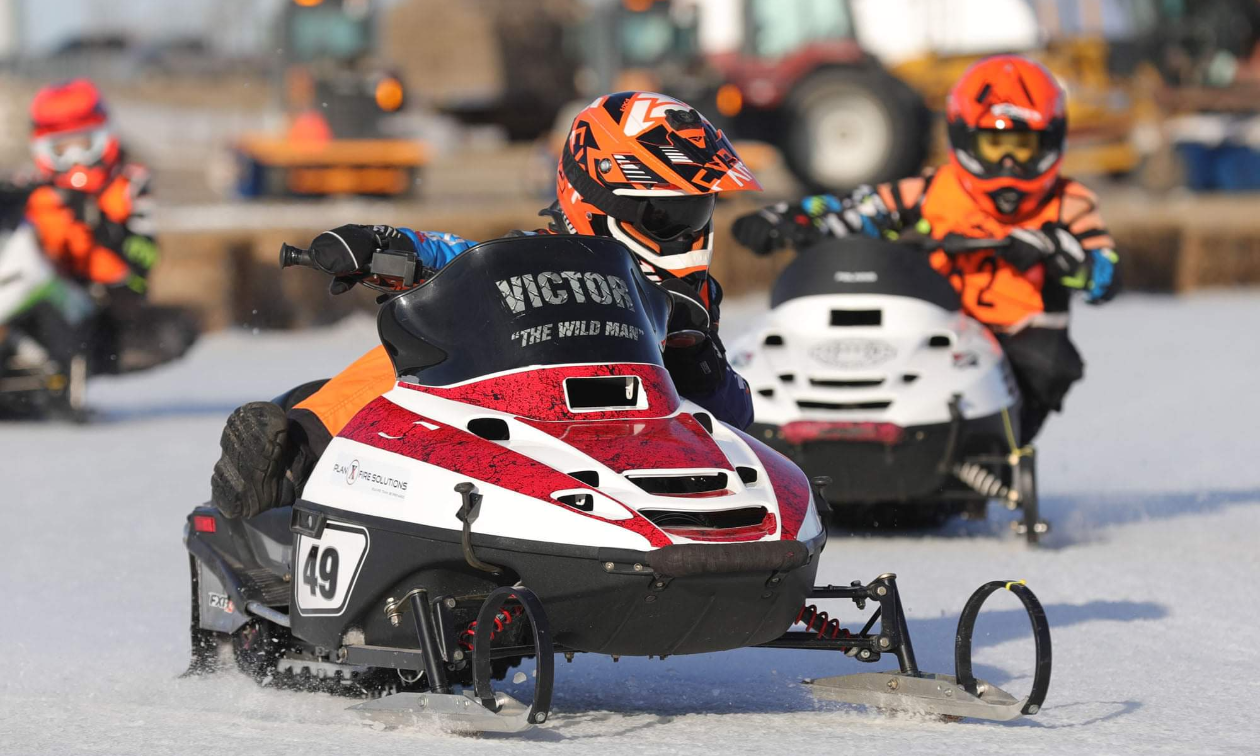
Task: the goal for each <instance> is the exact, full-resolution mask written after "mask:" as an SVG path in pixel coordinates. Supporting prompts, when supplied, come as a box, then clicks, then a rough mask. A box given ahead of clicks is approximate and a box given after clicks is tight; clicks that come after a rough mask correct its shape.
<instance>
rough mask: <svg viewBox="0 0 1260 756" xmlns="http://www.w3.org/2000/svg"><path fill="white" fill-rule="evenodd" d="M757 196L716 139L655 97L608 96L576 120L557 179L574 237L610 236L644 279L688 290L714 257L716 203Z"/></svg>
mask: <svg viewBox="0 0 1260 756" xmlns="http://www.w3.org/2000/svg"><path fill="white" fill-rule="evenodd" d="M760 189H761V184H759V183H757V179H755V178H753V175H752V172H751V171H749V170H748V167H747V166H745V165H744V163H743V161H742V160H740V159H739V155H737V154H735V149H734V148H733V147H731V143H730V141H729V140H727V138H726V137H725V136H724V135H723V134H722V132H721V131H719V130H717V129H716V128H714V127H713V125H712V124H711V123H709V121H708V120H707V119H706V118H705V117H704V116H702V115H700V113H698V112H696V110H695V109H694V108H692V107H691V106H689V105H687V104H685V103H682V102H679V101H678V100H675V99H673V98H672V97H666V96H665V95H659V94H653V93H651V92H618V93H616V94H610V95H606V96H604V97H600V98H599V99H597V100H595V101H594V102H593V103H591V104H590V105H589V106H587V107H586V109H584V110H583V111H582V112H580V113H578V115H577V117H576V118H574V120H573V126H572V128H571V129H570V130H569V137H568V139H567V140H566V142H565V145H564V147H563V148H562V149H561V151H560V165H559V169H558V170H557V174H556V199H557V202H558V204H559V207H560V211H561V213H562V215H563V216H564V218H563V219H564V223H565V225H566V227H567V230H568V231H569V232H570V233H576V234H589V235H594V236H610V237H612V238H614V239H617V240H619V241H621V242H623V243H624V244H625V245H626V246H628V247H629V248H630V249H631V250H632V251H633V252H634V253H635V254H636V255H638V257H639V259H640V260H641V261H642V263H643V264H644V268H645V271H646V272H647V273H649V274H650V275H654V276H656V277H663V276H676V277H679V278H690V279H691V280H692V282H693V283H699V279H702V278H703V277H704V276H705V274H707V271H708V268H709V261H710V259H712V257H713V238H712V237H713V234H712V230H713V228H712V227H713V223H712V218H713V206H714V202H715V200H716V199H717V194H718V193H719V192H738V191H748V190H753V191H759V190H760Z"/></svg>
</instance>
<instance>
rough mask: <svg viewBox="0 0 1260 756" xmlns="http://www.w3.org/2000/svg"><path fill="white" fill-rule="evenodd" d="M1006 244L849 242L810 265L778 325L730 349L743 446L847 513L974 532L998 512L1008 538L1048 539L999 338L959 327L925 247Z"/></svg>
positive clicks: (956, 307) (765, 323)
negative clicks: (776, 460)
mask: <svg viewBox="0 0 1260 756" xmlns="http://www.w3.org/2000/svg"><path fill="white" fill-rule="evenodd" d="M1005 244H1006V242H1005V241H1002V240H986V239H965V238H963V237H954V236H951V237H948V238H947V239H945V240H942V241H934V240H924V241H921V242H912V243H894V242H889V241H883V240H880V239H875V238H872V237H867V236H853V237H846V238H842V239H828V240H825V241H823V242H821V243H819V244H816V245H814V246H812V247H809V248H807V249H805V250H802V251H801V252H800V253H799V254H798V255H797V257H796V259H795V260H793V261H792V262H791V263H790V264H789V265H788V266H787V268H785V269H784V270H783V272H782V273H781V274H780V275H779V277H778V279H777V280H776V281H775V283H774V287H773V288H772V290H771V294H770V310H769V311H768V312H767V313H766V314H765V316H764V317H763V318H762V319H761V320H760V321H759V322H758V323H757V324H756V325H755V326H754V327H753V328H751V329H749V330H748V331H746V332H745V333H744V334H743V335H742V336H741V337H740V338H739V339H738V340H737V341H734V342H733V343H732V345H731V349H730V355H731V364H732V365H734V366H735V367H736V368H737V369H738V370H739V371H740V374H741V375H742V376H743V377H744V378H745V379H746V380H747V381H748V383H749V386H750V388H751V389H752V392H753V406H754V412H755V422H754V424H753V426H752V427H751V428H750V429H749V433H751V434H752V435H753V436H754V437H755V438H757V439H759V440H761V441H763V442H765V443H767V444H769V445H770V446H771V447H773V448H775V449H777V450H779V451H780V452H782V453H784V454H786V455H787V456H789V457H791V458H792V459H793V460H794V461H796V463H797V464H799V465H800V466H801V467H802V469H804V470H805V471H806V472H807V473H808V474H810V475H811V476H827V477H830V478H831V482H830V484H829V485H828V486H827V488H826V498H827V501H828V502H829V503H830V504H831V505H833V507H835V508H837V509H839V508H843V509H844V510H845V513H846V514H849V515H853V514H864V515H866V516H867V518H868V519H875V520H876V521H882V522H887V521H888V520H889V519H893V517H892V514H893V513H888V512H886V510H889V509H894V510H895V511H896V513H897V514H898V515H906V516H907V519H909V520H910V521H913V522H923V521H924V520H928V519H931V520H935V521H938V522H939V521H940V520H941V519H943V518H944V517H946V516H950V515H955V514H960V513H963V514H967V515H968V516H971V517H976V518H981V517H983V516H984V514H985V510H986V507H987V504H988V502H989V501H990V500H994V499H996V500H998V501H1000V502H1002V503H1003V504H1005V505H1006V506H1007V507H1008V508H1010V509H1017V508H1018V509H1020V510H1022V515H1023V516H1022V518H1021V519H1019V520H1018V521H1016V522H1014V523H1013V526H1014V529H1015V530H1016V532H1018V533H1020V534H1022V535H1024V536H1025V537H1026V538H1027V540H1028V541H1029V542H1030V543H1035V542H1036V541H1037V540H1038V538H1039V536H1041V535H1042V534H1043V533H1045V532H1046V531H1047V529H1048V525H1047V524H1046V523H1045V522H1044V521H1042V520H1041V519H1039V515H1038V506H1037V483H1036V456H1035V451H1034V450H1033V449H1032V447H1026V448H1021V447H1020V446H1019V445H1018V443H1017V441H1016V440H1017V439H1018V438H1019V401H1020V396H1019V388H1018V386H1017V385H1016V382H1015V378H1014V375H1013V374H1012V372H1011V369H1010V366H1009V364H1008V363H1007V361H1006V358H1005V356H1004V355H1003V353H1002V348H1001V346H1000V345H999V344H998V341H997V339H996V338H995V337H994V335H993V334H992V332H990V331H989V330H988V329H987V328H985V327H984V326H983V325H982V324H980V323H979V322H977V321H976V320H974V319H972V318H970V317H968V316H967V315H965V314H964V313H963V312H962V306H961V301H960V299H959V297H958V294H957V292H955V290H954V288H953V286H952V285H951V284H950V282H949V281H948V280H947V279H946V278H944V277H943V276H941V275H940V274H939V273H937V272H936V271H935V270H933V269H932V267H931V266H930V265H929V264H928V260H927V253H926V251H925V248H924V245H928V246H930V247H931V248H933V249H935V248H942V247H943V248H945V250H946V251H947V252H962V251H968V250H972V249H992V248H1001V247H1003V246H1004V245H1005ZM881 513H883V514H881Z"/></svg>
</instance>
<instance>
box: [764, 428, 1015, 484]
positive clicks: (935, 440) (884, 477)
mask: <svg viewBox="0 0 1260 756" xmlns="http://www.w3.org/2000/svg"><path fill="white" fill-rule="evenodd" d="M951 426H952V424H951V423H948V422H946V423H934V424H930V425H917V426H910V427H907V428H905V429H903V432H902V433H901V437H900V440H899V441H897V442H896V443H893V444H885V443H881V442H879V441H848V440H839V439H824V440H817V441H808V442H804V443H797V444H793V443H789V442H788V441H787V440H786V439H785V438H784V435H783V431H782V429H781V428H780V427H779V426H777V425H770V424H766V423H754V424H753V425H752V427H750V428H749V429H748V433H749V434H750V435H752V436H753V437H754V438H757V439H759V440H761V441H762V442H764V443H766V444H767V445H769V446H771V447H773V448H774V449H775V450H776V451H779V452H781V453H782V454H784V455H786V456H787V457H788V458H790V459H791V460H792V461H794V462H796V464H798V465H800V467H801V469H802V470H804V471H805V473H806V474H807V475H809V476H810V477H813V476H817V475H826V476H828V477H830V478H831V484H830V485H829V486H827V501H828V502H829V503H831V504H833V505H839V506H844V505H864V504H890V503H913V502H923V501H930V500H931V499H932V498H934V497H938V496H940V495H941V494H942V493H944V492H946V491H951V492H958V493H964V491H965V489H962V488H960V487H959V486H958V485H956V484H955V480H954V477H953V474H952V473H951V472H950V470H951V469H952V468H953V466H954V464H955V463H956V462H959V461H962V460H964V459H965V458H966V457H968V456H970V455H974V454H992V453H1000V452H1001V451H1002V450H1003V449H1005V448H1006V444H1007V442H1006V440H1005V431H1004V429H1003V426H1002V416H1001V414H1000V413H999V414H994V415H988V416H986V417H980V418H971V419H968V420H963V421H962V422H961V425H960V426H959V429H958V433H957V438H956V440H955V441H954V443H953V448H952V449H951V448H950V446H951V444H950V435H951Z"/></svg>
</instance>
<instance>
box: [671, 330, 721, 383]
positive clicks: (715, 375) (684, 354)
mask: <svg viewBox="0 0 1260 756" xmlns="http://www.w3.org/2000/svg"><path fill="white" fill-rule="evenodd" d="M705 335H706V336H707V337H708V338H706V339H705V340H704V341H701V342H700V343H699V344H695V345H693V346H688V347H668V346H667V347H665V369H666V370H668V371H669V377H670V378H672V379H673V380H674V387H675V388H677V389H678V393H679V394H682V395H683V396H697V395H704V394H712V393H713V392H714V391H717V389H718V387H720V386H721V385H722V382H723V381H724V380H726V371H727V369H728V366H727V364H726V348H725V347H723V346H722V340H721V339H719V338H718V335H717V331H712V330H710V331H707V332H706V334H705Z"/></svg>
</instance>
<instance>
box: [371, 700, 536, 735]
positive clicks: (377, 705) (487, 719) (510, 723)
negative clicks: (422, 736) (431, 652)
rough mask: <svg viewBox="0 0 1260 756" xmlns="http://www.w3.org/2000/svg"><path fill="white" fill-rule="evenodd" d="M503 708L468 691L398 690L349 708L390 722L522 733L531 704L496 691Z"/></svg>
mask: <svg viewBox="0 0 1260 756" xmlns="http://www.w3.org/2000/svg"><path fill="white" fill-rule="evenodd" d="M495 701H496V702H497V703H498V704H499V707H500V708H499V711H498V712H493V711H490V710H489V709H487V708H486V707H484V706H482V705H481V702H480V701H478V700H477V699H476V698H474V697H473V693H472V691H465V692H464V693H462V694H460V693H394V694H393V695H389V696H384V697H382V698H377V699H374V700H371V701H364V702H363V703H361V704H356V705H354V706H351V707H350V708H349V710H350V711H357V712H359V713H360V714H362V715H363V716H364V717H366V718H368V719H370V720H372V721H373V722H381V723H382V724H387V725H395V726H399V725H413V724H430V725H436V726H438V727H440V728H442V729H444V730H452V731H455V732H504V733H512V732H522V731H524V730H528V729H530V728H531V727H533V725H532V724H530V723H529V720H528V719H527V717H528V716H529V707H528V706H526V705H525V704H522V703H521V702H520V701H517V700H516V699H515V698H512V697H511V696H509V695H507V694H506V693H496V694H495Z"/></svg>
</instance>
